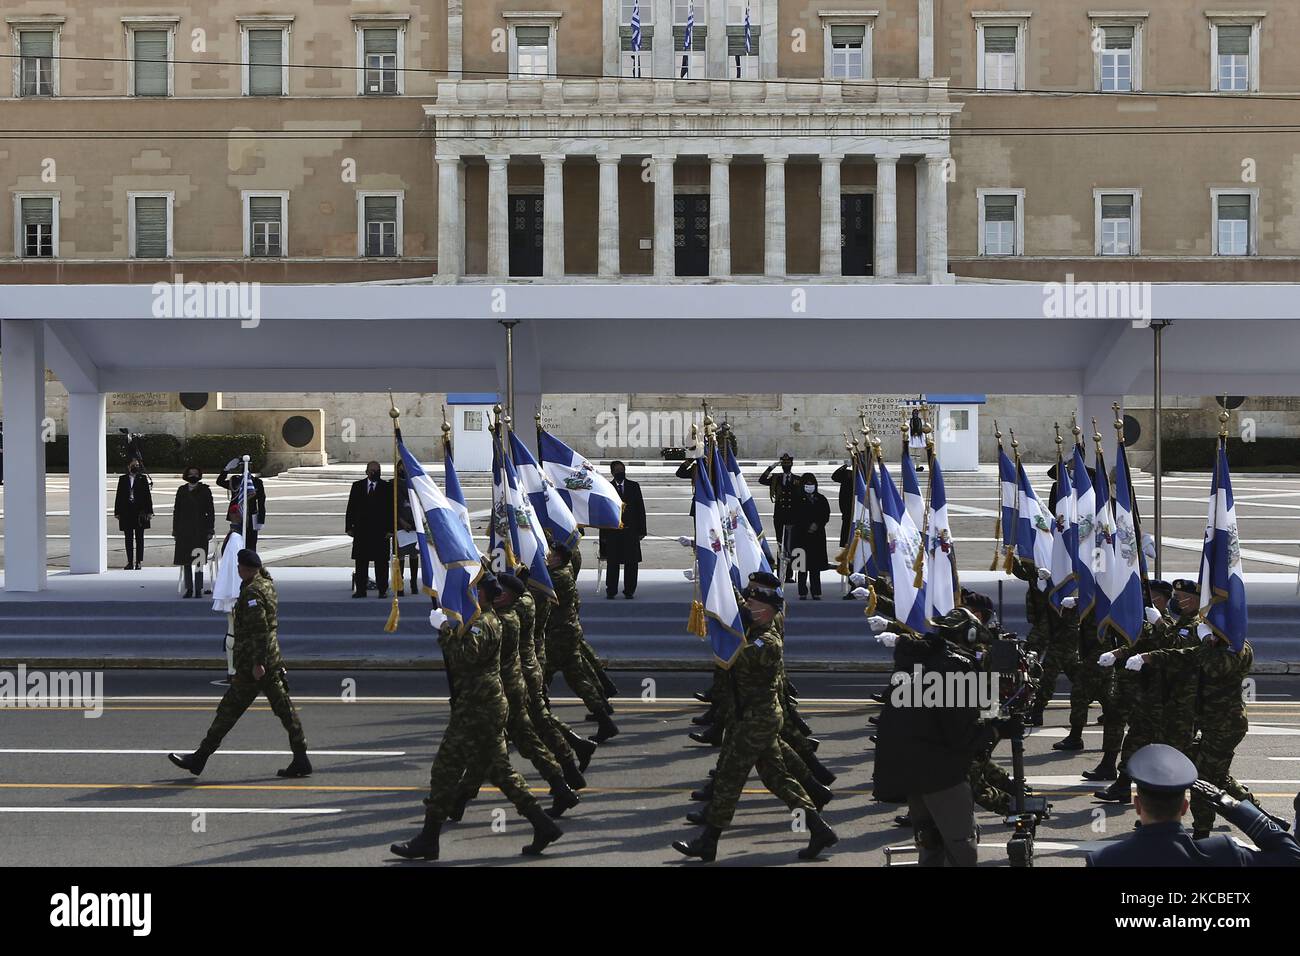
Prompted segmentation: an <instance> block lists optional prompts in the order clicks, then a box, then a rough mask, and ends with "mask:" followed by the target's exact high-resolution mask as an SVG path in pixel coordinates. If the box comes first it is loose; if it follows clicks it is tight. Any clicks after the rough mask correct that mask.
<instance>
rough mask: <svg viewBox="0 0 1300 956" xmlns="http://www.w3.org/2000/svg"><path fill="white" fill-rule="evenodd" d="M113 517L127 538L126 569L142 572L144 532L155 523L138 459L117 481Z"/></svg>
mask: <svg viewBox="0 0 1300 956" xmlns="http://www.w3.org/2000/svg"><path fill="white" fill-rule="evenodd" d="M113 517H115V518H116V519H117V527H118V530H119V531H121V532H122V534H123V535H124V536H125V538H126V570H127V571H132V570H135V571H139V570H140V563H141V562H142V561H144V530H145V528H147V527H149V523H150V522H151V521H152V520H153V492H152V491H151V490H150V489H149V476H148V475H146V474H145V473H144V466H143V465H142V464H141V463H140V460H139V459H138V458H132V459H131V463H130V464H129V465H127V466H126V474H125V475H122V476H121V477H120V478H118V479H117V495H116V496H115V497H114V499H113Z"/></svg>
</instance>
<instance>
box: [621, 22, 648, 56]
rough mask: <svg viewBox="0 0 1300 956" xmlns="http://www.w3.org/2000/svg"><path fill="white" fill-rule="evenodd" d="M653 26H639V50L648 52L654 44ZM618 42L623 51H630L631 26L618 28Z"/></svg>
mask: <svg viewBox="0 0 1300 956" xmlns="http://www.w3.org/2000/svg"><path fill="white" fill-rule="evenodd" d="M654 38H655V28H654V27H646V26H643V27H642V28H641V52H642V53H649V52H650V50H651V48H652V47H653V46H654ZM619 44H620V46H621V48H622V50H623V52H624V53H631V52H632V28H631V27H620V28H619Z"/></svg>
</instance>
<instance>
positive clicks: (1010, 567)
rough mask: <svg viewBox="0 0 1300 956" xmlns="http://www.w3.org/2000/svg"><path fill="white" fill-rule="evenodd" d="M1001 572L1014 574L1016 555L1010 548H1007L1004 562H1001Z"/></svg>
mask: <svg viewBox="0 0 1300 956" xmlns="http://www.w3.org/2000/svg"><path fill="white" fill-rule="evenodd" d="M1002 570H1003V571H1005V572H1006V573H1007V574H1015V573H1016V555H1015V552H1014V551H1012V550H1011V549H1010V548H1007V557H1006V560H1005V561H1003V562H1002Z"/></svg>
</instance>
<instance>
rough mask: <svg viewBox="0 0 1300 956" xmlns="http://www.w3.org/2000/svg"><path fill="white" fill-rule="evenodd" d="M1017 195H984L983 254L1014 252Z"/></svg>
mask: <svg viewBox="0 0 1300 956" xmlns="http://www.w3.org/2000/svg"><path fill="white" fill-rule="evenodd" d="M1017 205H1018V197H1016V196H1012V195H1004V196H996V195H994V196H985V197H984V254H985V255H986V256H1013V255H1015V254H1016V212H1017Z"/></svg>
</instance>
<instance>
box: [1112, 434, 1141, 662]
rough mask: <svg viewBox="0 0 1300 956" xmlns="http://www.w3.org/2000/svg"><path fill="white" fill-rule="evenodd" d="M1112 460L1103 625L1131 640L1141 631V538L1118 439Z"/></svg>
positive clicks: (1126, 458) (1126, 460) (1131, 490)
mask: <svg viewBox="0 0 1300 956" xmlns="http://www.w3.org/2000/svg"><path fill="white" fill-rule="evenodd" d="M1115 457H1116V461H1115V498H1114V501H1113V503H1112V507H1113V509H1114V514H1115V531H1114V548H1115V550H1114V554H1113V556H1112V557H1111V561H1110V567H1109V568H1108V570H1107V572H1106V574H1105V575H1103V576H1102V578H1101V586H1102V589H1103V590H1105V592H1106V600H1107V602H1108V603H1109V605H1110V607H1109V609H1108V610H1107V612H1106V618H1105V620H1104V621H1102V624H1103V625H1109V626H1110V628H1111V629H1112V630H1114V631H1116V632H1117V633H1119V634H1121V635H1122V636H1123V637H1124V639H1125V640H1127V641H1128V642H1129V643H1130V644H1132V643H1133V642H1134V641H1136V640H1137V639H1138V637H1139V636H1140V635H1141V633H1142V621H1143V620H1144V615H1143V611H1142V577H1141V575H1140V573H1139V564H1138V555H1139V554H1140V553H1141V551H1142V542H1141V541H1140V540H1138V535H1137V530H1136V528H1135V527H1134V524H1133V489H1132V488H1130V487H1129V483H1128V456H1127V454H1126V453H1125V451H1124V444H1123V442H1121V443H1120V445H1119V449H1118V451H1117V453H1116V456H1115Z"/></svg>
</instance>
